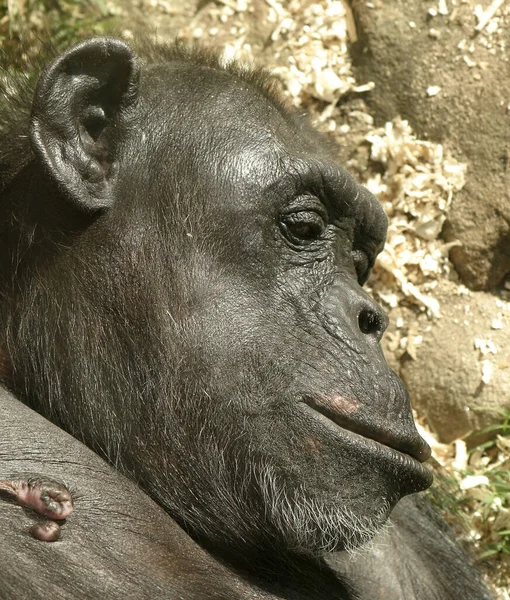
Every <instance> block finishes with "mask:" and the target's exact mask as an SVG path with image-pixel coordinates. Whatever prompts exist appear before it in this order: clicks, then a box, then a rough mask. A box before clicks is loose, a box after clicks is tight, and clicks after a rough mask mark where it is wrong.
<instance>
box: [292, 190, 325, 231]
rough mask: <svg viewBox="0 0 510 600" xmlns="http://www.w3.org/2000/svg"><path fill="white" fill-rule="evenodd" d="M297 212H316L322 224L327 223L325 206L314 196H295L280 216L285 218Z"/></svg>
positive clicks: (310, 194)
mask: <svg viewBox="0 0 510 600" xmlns="http://www.w3.org/2000/svg"><path fill="white" fill-rule="evenodd" d="M298 212H316V213H318V214H319V216H320V217H322V219H323V220H324V223H326V224H328V223H329V217H328V211H327V209H326V206H325V205H324V203H323V202H322V201H321V200H320V199H319V198H318V197H317V196H316V195H315V194H312V193H309V194H300V195H299V196H296V197H295V198H294V199H293V200H292V202H291V203H290V204H289V205H288V206H287V207H286V208H285V209H284V210H283V211H282V213H281V214H282V216H285V215H289V214H292V213H298Z"/></svg>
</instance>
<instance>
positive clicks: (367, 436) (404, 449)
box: [301, 396, 433, 489]
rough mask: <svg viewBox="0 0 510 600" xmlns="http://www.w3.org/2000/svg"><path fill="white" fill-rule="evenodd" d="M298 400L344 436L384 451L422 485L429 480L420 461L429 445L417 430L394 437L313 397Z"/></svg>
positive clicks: (426, 452)
mask: <svg viewBox="0 0 510 600" xmlns="http://www.w3.org/2000/svg"><path fill="white" fill-rule="evenodd" d="M301 404H302V405H304V406H306V407H307V409H308V410H311V411H313V412H314V414H315V417H316V418H317V416H319V418H320V419H321V420H323V421H324V422H326V420H327V422H329V425H330V426H331V425H333V426H334V427H335V428H336V429H337V430H339V431H341V432H342V434H343V435H344V436H346V435H347V436H348V437H349V438H350V439H354V438H357V440H358V441H359V442H362V443H363V445H364V446H365V448H366V449H367V450H369V451H376V452H377V453H378V454H380V455H385V456H386V458H387V459H389V460H390V461H391V462H392V463H398V464H399V465H400V466H401V468H402V469H404V470H405V471H408V472H409V473H410V474H413V475H414V476H415V477H417V478H418V479H420V480H422V484H423V489H425V488H426V487H429V486H430V485H431V484H432V480H433V474H432V471H431V470H430V469H429V468H428V467H426V466H425V465H423V464H422V463H423V462H424V461H426V460H427V459H428V458H430V447H429V446H428V444H426V442H425V441H424V440H423V439H422V438H421V437H420V436H419V435H418V434H417V433H416V434H415V435H413V434H412V433H411V434H407V435H406V436H405V438H404V437H403V436H402V438H400V439H393V438H390V437H389V436H388V435H387V434H386V435H385V434H384V432H379V431H375V430H373V429H371V428H367V427H366V426H364V425H363V424H361V423H357V422H355V421H353V420H352V419H349V418H348V417H347V418H346V417H345V416H344V415H342V414H340V413H338V412H336V411H334V410H332V409H330V408H329V407H328V406H327V405H326V404H323V403H321V402H319V401H317V400H315V399H314V398H312V397H309V396H308V397H306V398H303V400H302V402H301Z"/></svg>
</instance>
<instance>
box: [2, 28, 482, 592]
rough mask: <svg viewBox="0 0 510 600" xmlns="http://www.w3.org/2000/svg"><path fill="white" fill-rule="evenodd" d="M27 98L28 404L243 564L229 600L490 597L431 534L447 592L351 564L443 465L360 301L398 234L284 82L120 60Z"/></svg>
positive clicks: (18, 200)
mask: <svg viewBox="0 0 510 600" xmlns="http://www.w3.org/2000/svg"><path fill="white" fill-rule="evenodd" d="M31 81H33V79H30V78H29V79H27V80H26V81H25V83H24V84H23V85H22V87H21V88H19V87H13V88H12V91H11V92H10V93H9V94H8V95H7V100H8V102H7V104H6V107H5V109H4V110H5V112H4V113H3V114H4V115H12V119H11V120H10V121H9V122H8V123H9V124H8V125H7V124H6V125H5V126H4V128H3V129H2V131H1V138H0V148H2V154H1V156H0V178H1V189H2V195H1V199H0V210H1V214H2V220H1V224H0V257H1V258H0V260H1V261H2V262H1V265H2V271H1V279H0V281H1V286H2V288H1V290H2V291H1V294H2V303H1V308H0V310H1V313H0V317H1V322H2V323H3V324H4V326H3V328H2V331H1V332H0V349H2V350H3V353H4V355H5V356H6V357H7V361H8V365H9V379H10V386H11V388H12V390H13V391H14V392H15V393H16V395H17V396H18V397H19V398H20V399H21V400H22V401H23V402H24V403H26V404H27V405H28V406H30V407H32V408H34V409H35V410H36V411H37V412H39V413H41V414H42V415H43V416H45V417H46V418H48V419H49V420H50V421H52V422H53V423H54V424H56V425H57V426H59V427H60V428H62V429H64V430H66V431H67V432H69V433H70V434H71V435H72V436H74V438H76V439H78V440H80V441H82V442H84V443H85V444H86V445H87V446H88V447H89V448H91V449H92V450H94V451H95V452H96V453H97V454H98V455H100V456H101V457H103V458H104V459H106V460H107V461H108V462H109V463H111V464H112V465H113V466H114V467H115V468H116V469H117V470H118V471H119V472H121V473H123V474H125V475H127V476H128V477H129V478H130V479H132V480H133V481H135V482H137V484H138V485H139V486H140V487H141V488H142V489H143V490H144V491H145V492H146V493H147V494H148V495H149V496H150V497H151V498H152V499H154V500H155V501H156V502H157V503H158V504H159V505H160V506H161V507H163V508H164V509H165V510H166V511H167V513H168V514H169V515H170V517H171V518H172V519H174V520H175V522H177V523H178V524H179V525H180V527H181V528H182V529H183V530H185V531H186V532H187V533H188V534H189V536H190V538H189V546H190V547H189V548H188V549H187V552H188V555H187V556H189V561H190V563H192V562H193V560H194V559H195V557H196V556H197V553H200V552H202V551H203V550H202V549H205V550H207V551H208V552H209V553H210V555H211V557H215V558H214V559H213V558H211V561H213V562H212V563H211V565H212V564H213V563H214V565H216V561H217V560H219V561H222V562H223V564H224V565H226V568H227V573H230V576H229V575H227V576H226V575H225V572H222V573H220V572H219V571H216V570H215V569H216V567H214V569H213V567H212V566H211V568H212V574H211V582H214V584H215V585H216V586H219V587H218V589H219V590H220V596H221V589H222V588H221V585H222V582H223V584H224V586H225V587H224V590H225V591H224V597H225V598H232V597H242V598H249V597H254V595H255V594H268V595H269V596H266V597H282V598H296V599H297V598H314V599H319V598H340V599H351V598H352V599H354V598H361V599H366V598H373V597H375V596H374V595H373V594H374V593H375V592H373V589H372V588H370V586H368V585H367V583H366V579H367V578H366V577H365V576H364V575H363V573H364V572H365V571H364V569H363V564H372V565H373V568H374V569H379V568H380V573H381V577H382V578H383V579H384V581H387V582H389V583H388V585H393V583H392V582H393V580H394V579H395V578H397V580H398V581H400V582H401V584H402V586H401V590H402V595H401V596H400V597H402V598H406V600H407V599H408V598H409V599H412V598H416V599H420V600H429V599H432V598H438V599H439V598H441V600H447V599H448V598H451V599H453V598H459V597H462V598H466V599H470V598H471V599H472V600H474V599H475V598H476V599H477V600H480V598H488V597H489V596H488V595H486V592H485V591H484V590H483V588H482V586H481V584H479V582H478V578H477V575H476V573H475V572H474V571H472V570H471V569H470V568H469V567H465V566H464V564H463V563H462V562H461V561H459V560H458V556H460V555H459V554H458V553H459V551H458V550H457V549H456V548H455V546H454V545H452V544H451V543H449V542H447V541H446V538H443V536H442V534H440V533H439V532H438V531H437V526H436V524H435V522H434V519H433V518H429V517H426V516H424V517H421V516H419V517H417V519H418V529H420V528H421V529H423V531H421V532H420V533H419V535H418V537H417V539H420V537H421V536H424V535H429V539H430V540H431V544H432V546H433V547H436V546H437V547H438V548H440V549H444V552H445V554H446V555H447V556H449V557H450V559H446V560H445V562H448V566H449V568H450V567H451V568H452V569H453V570H454V572H455V575H454V576H452V577H451V578H444V579H441V578H437V579H434V578H432V577H425V578H424V581H425V580H426V581H427V584H426V585H424V586H414V587H413V589H412V590H411V588H410V586H409V584H408V577H409V576H410V575H409V574H407V575H405V574H403V573H402V575H401V574H400V573H399V572H395V571H393V572H388V570H387V569H385V567H384V565H382V564H381V566H380V567H379V566H378V562H377V560H375V559H374V558H373V557H374V556H375V555H371V556H372V558H371V559H367V560H366V562H362V563H359V562H357V563H356V562H355V563H351V562H349V560H348V559H347V555H346V550H351V549H354V548H357V547H359V546H360V545H361V544H363V543H365V542H367V541H368V540H369V539H370V538H372V537H373V536H381V535H384V534H381V533H378V532H379V530H380V529H381V528H382V526H383V525H384V523H385V522H386V521H387V519H388V517H389V514H390V512H391V510H392V508H393V507H394V506H395V505H396V504H397V502H398V501H399V500H400V499H401V498H402V497H403V496H405V495H408V494H411V493H413V492H417V491H419V490H422V489H425V488H426V487H427V486H428V485H430V481H431V477H430V475H429V474H428V472H427V471H426V470H425V469H424V468H423V467H422V466H421V465H420V461H423V460H424V459H426V458H427V456H428V448H427V446H426V444H425V443H424V442H423V440H421V438H420V437H419V436H418V434H417V432H416V429H415V427H414V424H413V421H412V415H411V411H410V406H409V401H408V397H407V394H406V392H405V389H404V387H403V385H402V383H401V382H400V380H399V379H398V378H397V376H396V375H395V374H394V373H393V372H392V371H391V370H390V369H389V368H388V367H387V365H386V363H385V361H384V358H383V356H382V353H381V350H380V347H379V340H380V338H381V336H382V334H383V332H384V329H385V327H386V317H385V315H384V314H383V313H382V311H381V309H380V308H379V307H378V306H377V305H376V304H375V303H374V301H373V300H372V299H371V298H369V297H368V296H367V294H366V293H365V292H364V291H363V290H362V288H361V285H362V284H363V283H364V281H365V280H366V278H367V276H368V273H369V271H370V268H371V267H372V266H373V264H374V260H375V257H376V255H377V253H378V252H379V251H380V249H381V248H382V245H383V243H384V238H385V234H386V218H385V216H384V213H383V211H382V209H381V207H380V206H379V204H378V203H377V201H376V200H375V199H374V198H373V197H372V196H371V195H370V194H369V192H368V191H367V190H365V189H364V188H362V187H361V186H359V185H358V184H357V183H356V182H355V181H354V180H353V179H352V178H351V177H350V176H349V175H348V174H347V173H346V172H345V171H344V170H342V169H341V168H340V167H338V166H337V165H335V163H334V160H333V158H332V155H331V152H330V151H329V150H328V149H327V148H326V146H325V144H323V139H322V137H321V136H319V135H318V134H317V133H316V132H315V131H314V130H313V129H312V128H311V127H310V126H309V124H308V122H307V121H306V119H305V118H303V117H302V116H301V115H299V114H297V113H295V112H294V111H292V110H290V109H289V108H287V107H286V105H285V103H284V102H283V101H282V100H281V98H280V97H279V95H278V93H277V91H276V86H275V84H274V82H273V81H272V80H271V79H270V78H268V75H267V74H266V73H265V72H263V71H260V70H254V69H247V68H244V67H240V66H238V65H236V64H230V65H227V66H225V65H223V64H222V62H221V60H220V59H219V58H218V56H217V55H216V54H214V53H211V52H210V51H203V50H200V49H197V48H194V49H189V48H186V47H184V46H182V45H174V46H171V47H156V46H149V45H145V46H144V47H140V48H139V49H138V51H137V53H135V52H133V50H132V49H130V48H129V47H128V46H126V45H125V44H124V43H123V42H120V41H118V40H114V39H108V38H99V39H94V40H89V41H85V42H82V43H80V44H79V45H77V46H75V47H73V48H71V49H70V50H69V51H67V52H66V53H65V54H64V55H63V56H60V57H58V58H56V59H55V60H54V61H53V62H52V63H51V64H50V66H49V67H47V68H46V69H45V70H43V72H42V73H41V75H40V76H39V79H38V83H37V86H36V87H35V88H34V87H33V86H32V85H31V83H30V82H31ZM27 82H28V83H27ZM9 85H11V86H12V85H13V84H12V83H10V84H9ZM22 90H23V91H22ZM28 99H31V104H30V105H28V104H27V101H28ZM4 123H7V119H4ZM9 140H10V141H9ZM11 142H12V144H11ZM9 144H11V145H10V146H9ZM8 147H9V148H11V149H10V150H9V149H8ZM7 426H8V425H7ZM13 427H14V426H13ZM6 435H7V434H6ZM11 435H12V433H11ZM74 452H75V449H74V448H71V449H70V450H69V456H68V457H69V460H70V461H72V459H73V455H74ZM411 457H414V458H411ZM47 458H48V457H47ZM41 464H42V465H43V466H45V467H47V462H45V461H41ZM44 472H45V474H46V475H48V476H53V474H52V473H46V469H45V470H44ZM85 479H86V477H85ZM97 491H98V493H100V492H101V490H100V489H99V488H98V489H97ZM399 506H400V505H399ZM405 506H408V505H405ZM409 506H411V507H413V506H415V505H414V504H413V503H411V504H410V505H409ZM397 510H398V509H397ZM408 510H409V511H410V515H411V516H412V514H414V513H413V510H414V508H410V509H408ZM411 513H412V514H411ZM397 514H398V513H397ZM420 514H421V513H420ZM420 519H421V520H420ZM395 527H398V531H399V532H401V533H400V534H399V536H397V537H395V538H394V537H392V536H390V537H389V538H388V539H390V542H389V545H388V552H390V553H392V555H398V553H403V554H402V556H405V555H406V552H407V550H406V546H405V544H406V543H409V548H410V547H411V546H412V545H413V543H414V542H413V540H412V539H410V536H411V537H412V534H410V533H409V532H408V531H406V530H405V525H400V524H399V523H397V525H396V526H395ZM429 529H430V532H429V533H427V531H428V530H429ZM401 537H402V540H403V541H402V540H401V539H400V538H401ZM397 538H398V539H399V543H398V545H397V546H398V547H395V545H396V544H394V539H397ZM376 539H379V538H377V537H376ZM385 539H386V538H385ZM192 540H194V541H192ZM406 540H407V541H406ZM116 542H117V543H122V539H120V540H119V539H117V540H116ZM194 543H195V544H198V545H196V546H193V544H194ZM425 544H426V542H424V545H425ZM172 552H175V550H172V551H171V553H170V555H171V556H172ZM332 552H338V554H337V558H336V559H332V564H333V566H332V564H327V563H328V561H327V560H326V561H325V559H324V555H325V553H328V555H329V556H330V557H331V556H332V555H331V554H330V553H332ZM432 554H434V552H433V553H432ZM148 560H150V559H148ZM362 560H363V559H362ZM91 562H93V560H92V559H91ZM330 563H331V561H330ZM356 564H358V565H359V570H358V567H355V566H352V565H356ZM141 568H142V569H143V565H142V566H141ZM412 568H413V569H414V568H416V569H417V570H424V571H426V572H428V570H430V572H434V568H435V563H434V557H433V556H432V555H430V556H429V555H425V558H424V559H423V564H420V563H419V562H415V563H413V565H412ZM353 569H354V572H353ZM120 570H121V566H120ZM397 571H398V569H397ZM177 573H178V570H177V569H176V570H175V574H176V576H177ZM167 575H168V576H169V577H170V578H171V576H172V568H171V567H170V568H169V571H167ZM236 578H239V582H242V583H239V586H240V587H238V590H240V589H241V588H242V589H243V591H242V592H240V591H239V596H235V595H233V592H232V581H236V580H237V579H236ZM119 581H120V583H119V584H118V585H121V582H122V578H120V579H119ZM453 581H457V582H458V581H462V587H461V589H460V590H459V589H458V584H457V583H455V585H453V584H452V582H453ZM6 585H12V579H8V580H7V582H6ZM173 585H174V587H172V590H175V594H174V592H172V594H174V595H172V596H171V597H178V593H181V595H182V594H184V596H183V597H190V598H191V597H197V598H202V597H204V598H206V597H212V596H207V592H203V591H202V590H201V589H199V586H200V585H202V584H200V583H199V578H197V584H196V588H194V592H191V595H188V596H186V594H190V588H189V585H188V587H186V588H185V591H181V592H178V589H179V588H178V586H177V588H176V587H175V583H174V584H173ZM430 586H432V587H430ZM62 589H63V590H64V592H65V589H66V588H65V587H63V588H62ZM116 589H117V588H116ZM192 589H193V588H192ZM391 589H392V591H393V589H394V588H391ZM183 590H184V588H183ZM250 590H251V591H250ZM64 592H63V593H64ZM90 593H91V594H92V596H93V594H94V593H96V591H92V588H91V592H90ZM194 594H195V595H194ZM413 594H414V595H413ZM92 596H91V597H92ZM140 597H142V592H141V594H140ZM262 597H264V596H262ZM392 598H397V596H392Z"/></svg>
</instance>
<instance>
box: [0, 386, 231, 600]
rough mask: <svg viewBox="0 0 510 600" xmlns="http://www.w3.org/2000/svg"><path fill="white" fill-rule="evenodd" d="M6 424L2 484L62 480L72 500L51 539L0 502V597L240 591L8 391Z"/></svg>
mask: <svg viewBox="0 0 510 600" xmlns="http://www.w3.org/2000/svg"><path fill="white" fill-rule="evenodd" d="M0 423H1V425H0V480H1V481H4V482H5V481H11V482H17V484H18V485H20V482H24V481H29V482H43V484H44V485H49V487H50V488H52V484H51V482H55V480H56V482H59V481H62V482H65V484H66V487H67V488H68V489H69V490H70V492H71V495H72V498H73V501H74V511H73V513H72V515H71V516H70V517H69V518H68V519H67V522H65V524H64V525H63V526H62V536H61V539H60V541H58V542H56V543H53V544H48V543H44V542H41V541H39V539H35V538H34V537H33V535H31V534H30V532H29V530H30V529H31V528H33V527H34V523H36V524H37V523H38V515H37V514H35V513H34V512H32V510H27V509H26V506H25V508H23V507H22V506H20V503H19V502H10V501H8V500H7V501H6V500H3V499H2V500H0V564H1V565H2V568H1V570H0V598H9V599H10V600H23V599H25V598H26V599H29V598H30V600H34V599H38V598H48V597H50V598H54V599H63V598H74V599H78V600H80V599H83V600H85V599H86V600H91V599H92V600H93V599H95V598H111V599H116V598H134V599H137V598H151V599H158V598H179V597H183V598H186V599H204V600H205V598H238V597H240V596H239V589H240V588H239V585H238V587H237V591H236V592H234V591H233V590H234V588H235V586H236V582H235V581H234V580H233V579H232V573H231V572H229V573H228V580H227V575H226V574H224V573H223V569H222V567H220V566H219V565H218V564H217V563H216V562H215V561H214V560H213V559H211V558H210V557H209V556H208V555H207V554H206V553H205V552H204V551H203V550H201V549H200V548H199V547H198V546H197V545H196V544H195V543H194V542H193V541H192V540H191V539H190V538H189V537H188V536H187V535H186V534H185V533H184V531H182V530H181V529H180V528H179V527H178V525H177V524H176V523H175V522H174V521H173V520H172V519H171V518H170V516H169V515H167V514H166V513H165V512H164V511H163V510H162V509H161V508H160V507H159V506H157V505H156V504H155V503H154V502H153V501H152V500H150V499H149V497H148V496H146V495H145V494H144V493H143V492H142V491H141V490H140V489H139V488H137V487H136V485H134V484H133V483H132V482H130V481H128V480H127V479H126V478H125V477H123V476H122V475H121V474H119V473H118V472H116V471H115V470H114V469H113V468H111V467H110V466H109V465H108V464H106V463H105V462H104V461H102V460H101V459H100V458H99V457H98V456H97V455H95V454H94V453H93V452H92V451H90V450H89V449H88V448H86V447H85V446H84V445H83V444H81V443H80V442H79V441H77V440H76V439H74V438H73V437H71V436H70V435H68V434H67V433H65V432H64V431H62V430H60V429H59V428H58V427H56V426H55V425H53V424H52V423H50V422H49V421H47V420H45V419H44V418H43V417H41V416H40V415H38V414H37V413H35V412H34V411H32V410H30V409H29V408H28V407H26V406H25V405H23V404H22V403H20V402H19V401H18V400H16V399H15V398H14V397H13V396H12V395H11V394H9V393H8V392H6V391H5V390H4V389H3V388H0ZM65 489H66V488H65V487H64V488H63V490H64V491H65ZM8 495H9V496H10V497H11V498H14V499H15V500H19V498H18V496H17V495H16V491H14V493H13V494H8ZM24 504H25V505H29V504H30V503H29V502H24ZM38 512H39V511H38ZM41 512H43V511H41ZM50 516H51V515H50ZM53 516H57V517H58V516H59V515H53ZM52 522H53V521H50V523H52ZM39 524H40V523H39ZM201 580H202V583H203V585H202V584H201ZM241 587H242V586H241ZM241 597H242V596H241Z"/></svg>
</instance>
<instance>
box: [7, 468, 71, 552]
mask: <svg viewBox="0 0 510 600" xmlns="http://www.w3.org/2000/svg"><path fill="white" fill-rule="evenodd" d="M2 496H4V497H7V498H9V499H10V500H13V501H15V502H17V503H18V504H20V505H21V506H25V507H27V508H30V509H32V510H33V511H35V512H36V513H37V514H38V515H41V516H43V517H47V519H48V520H43V521H38V522H37V523H35V524H34V525H33V526H32V527H31V528H30V533H31V534H32V535H33V536H34V537H35V538H37V539H38V540H42V541H45V542H55V541H57V540H58V539H59V538H60V523H57V521H62V520H63V519H66V518H67V517H68V516H69V515H70V514H71V513H72V512H73V500H72V497H71V494H70V493H69V490H68V489H67V488H66V487H65V486H64V485H63V484H62V483H59V482H57V481H55V480H53V479H50V478H48V477H37V476H36V477H27V478H18V479H12V480H0V497H2Z"/></svg>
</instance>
